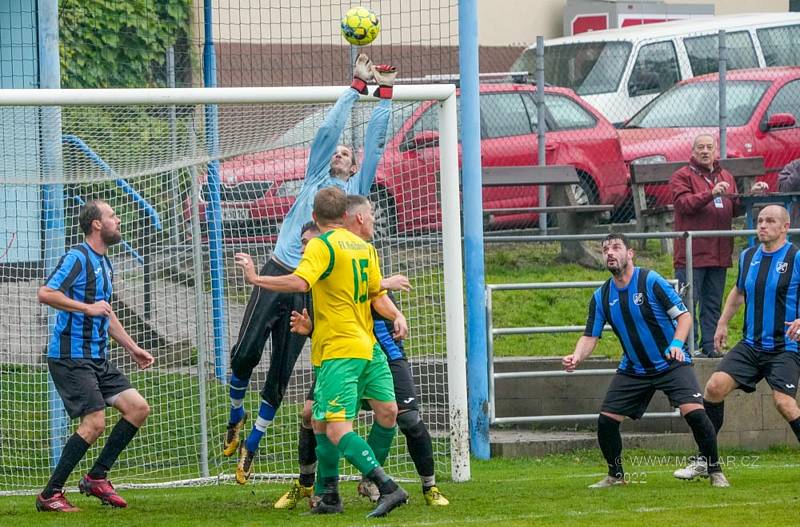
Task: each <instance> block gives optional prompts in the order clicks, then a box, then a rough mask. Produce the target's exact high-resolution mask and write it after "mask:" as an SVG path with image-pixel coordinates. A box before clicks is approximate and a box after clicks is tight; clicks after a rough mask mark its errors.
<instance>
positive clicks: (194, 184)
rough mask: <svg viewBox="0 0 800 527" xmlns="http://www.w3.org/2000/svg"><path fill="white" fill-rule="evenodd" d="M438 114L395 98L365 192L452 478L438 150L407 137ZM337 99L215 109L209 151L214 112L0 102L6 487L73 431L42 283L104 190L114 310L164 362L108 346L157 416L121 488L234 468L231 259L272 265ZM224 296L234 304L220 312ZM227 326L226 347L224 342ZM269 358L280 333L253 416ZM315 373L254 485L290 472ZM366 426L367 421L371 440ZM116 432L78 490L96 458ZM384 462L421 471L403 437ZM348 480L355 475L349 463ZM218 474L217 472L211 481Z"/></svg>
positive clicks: (42, 476) (121, 467)
mask: <svg viewBox="0 0 800 527" xmlns="http://www.w3.org/2000/svg"><path fill="white" fill-rule="evenodd" d="M374 104H375V103H361V102H360V103H356V105H355V106H354V108H353V111H352V113H351V115H350V119H349V120H348V123H347V125H346V127H345V129H344V132H343V136H342V142H343V143H345V144H350V145H353V147H354V148H355V151H356V152H357V157H358V158H359V159H360V152H361V150H362V146H363V137H364V132H365V128H366V123H367V121H368V119H369V116H370V112H371V110H372V108H373V107H374ZM437 106H438V105H437V104H436V103H435V102H434V101H416V102H410V103H401V102H396V103H394V106H393V111H392V117H391V119H390V123H389V131H388V134H387V148H386V152H385V155H384V158H383V160H382V163H381V165H380V166H379V168H378V175H377V178H376V184H375V186H374V187H373V191H372V193H371V195H370V198H371V199H372V200H373V202H374V204H375V206H376V209H377V211H378V219H377V223H378V229H377V234H376V240H375V245H376V247H377V248H378V250H379V254H380V256H381V259H382V271H383V273H384V275H387V276H388V275H390V274H393V273H397V272H402V273H404V274H406V275H407V276H408V277H409V278H410V280H411V283H412V286H413V290H412V291H411V292H410V293H401V294H399V295H397V298H398V301H399V305H400V308H401V309H402V310H403V312H404V313H405V314H406V317H407V318H408V321H409V326H410V328H411V331H412V333H411V336H410V337H409V339H407V341H406V351H407V352H408V353H409V356H410V360H411V362H412V367H413V372H414V375H415V378H416V381H417V386H418V391H419V395H420V401H421V410H422V415H423V417H424V419H425V421H426V423H427V424H428V426H429V429H430V431H431V434H432V436H433V437H434V455H435V459H436V468H437V472H439V473H441V474H448V473H449V457H448V456H449V433H448V396H447V388H446V387H447V372H446V366H445V365H446V350H445V332H444V331H443V328H444V327H445V320H444V309H443V306H444V286H443V271H442V266H443V254H442V236H441V232H440V228H441V211H440V205H439V204H440V199H439V182H438V179H437V178H438V174H439V148H438V147H433V146H434V144H433V143H431V144H423V143H420V142H416V143H415V142H414V141H411V140H410V139H411V138H413V135H414V133H416V131H417V128H418V127H419V126H421V120H422V119H423V117H424V118H425V126H426V127H428V128H430V127H431V126H432V123H436V122H437V121H436V119H431V116H435V115H436V112H437ZM329 108H330V105H307V104H281V105H278V104H263V105H220V106H218V114H219V123H220V126H219V136H218V149H217V152H216V155H214V156H211V155H209V148H208V143H209V141H208V140H207V137H206V133H205V132H206V130H205V127H204V120H203V113H204V111H206V110H207V107H204V106H197V105H188V106H177V107H159V106H146V107H145V106H82V107H68V106H64V107H60V108H54V107H51V108H39V107H0V114H1V115H0V119H1V120H2V122H3V123H4V125H3V126H2V127H0V131H2V137H0V145H2V146H0V158H2V162H0V182H2V183H0V491H7V492H16V491H26V490H32V489H36V488H38V487H40V486H41V485H42V484H44V482H45V481H46V480H47V479H48V476H49V473H50V470H51V460H52V455H51V445H52V444H53V441H56V442H58V441H61V442H63V441H65V440H66V439H67V437H68V436H69V435H70V434H71V433H72V431H73V430H74V427H75V426H76V424H77V422H71V423H69V424H68V426H64V427H59V426H58V425H57V423H55V424H54V421H53V419H52V418H53V416H54V415H55V416H61V415H63V414H61V413H60V412H55V414H54V412H53V411H51V410H50V409H49V408H50V403H49V401H51V400H52V401H58V396H57V395H56V394H55V393H54V392H51V391H49V389H48V373H47V366H46V362H45V354H46V346H47V342H48V337H49V330H48V309H47V308H46V307H44V306H42V305H40V304H39V303H38V302H37V298H36V293H37V289H38V287H39V286H41V285H42V284H43V282H44V280H45V278H46V276H47V274H48V272H49V269H48V260H47V253H46V248H50V249H52V248H53V247H54V246H55V248H56V249H57V250H54V252H57V253H58V254H57V255H56V258H57V257H60V255H61V254H63V251H64V250H66V249H68V248H69V247H72V246H74V245H75V244H77V243H80V241H81V240H82V234H81V233H80V230H79V228H78V226H77V215H78V211H79V207H80V204H81V203H83V202H85V201H86V200H89V199H96V198H100V199H104V200H106V201H107V202H108V203H109V204H110V205H111V206H112V207H113V208H114V209H115V211H116V212H117V214H118V215H119V217H120V218H121V220H122V232H123V243H121V244H118V245H115V246H113V247H112V248H111V249H110V251H109V256H110V259H111V261H112V263H113V265H114V269H115V275H114V297H113V301H112V307H113V309H114V311H115V313H116V314H117V315H118V317H119V318H120V320H121V322H122V324H123V326H124V327H125V328H126V329H127V331H128V332H129V333H130V334H131V336H132V337H133V338H134V340H135V341H137V342H138V343H139V344H140V345H141V346H142V347H143V348H145V349H147V350H149V351H151V352H152V353H153V355H154V356H155V358H156V363H155V365H154V366H153V367H152V368H151V369H149V370H146V371H138V370H137V368H136V367H135V365H134V364H133V362H132V360H131V359H130V358H129V356H128V354H127V353H126V352H125V351H124V350H123V349H122V348H120V347H119V346H118V345H116V344H112V346H111V348H110V359H111V361H113V362H114V363H116V364H117V365H118V366H120V368H121V369H122V370H123V371H124V372H125V373H126V374H127V375H128V376H129V378H130V380H131V382H132V384H133V385H134V386H135V387H136V388H137V389H138V390H139V391H140V392H141V393H142V394H143V395H144V396H145V398H146V399H147V400H148V402H149V404H150V406H151V409H152V410H151V414H150V417H149V419H148V422H147V423H146V425H145V426H144V427H143V428H142V430H141V431H140V433H139V435H137V437H136V438H135V440H134V441H133V442H132V443H131V445H130V446H129V447H128V448H127V449H126V450H125V451H124V452H123V454H122V456H121V457H120V459H119V461H118V462H117V464H116V465H115V467H114V470H113V474H112V477H113V478H114V481H115V483H119V484H123V485H124V484H151V483H152V484H156V483H165V482H173V483H174V482H177V481H181V480H195V479H198V478H201V479H199V480H198V481H215V480H216V479H217V478H219V477H225V476H227V475H230V474H233V471H234V469H235V464H236V459H235V457H234V458H223V457H222V455H221V449H222V437H223V434H224V432H225V427H226V423H227V418H228V408H229V398H228V391H227V386H226V385H225V381H227V377H228V375H229V372H228V371H225V374H224V376H222V378H220V376H218V375H215V363H216V364H226V363H227V356H228V354H229V352H230V346H231V345H232V344H233V343H234V342H235V339H236V335H237V334H238V331H239V326H240V324H241V321H242V315H243V312H244V309H245V305H246V302H247V299H248V297H249V294H250V287H249V286H247V285H246V284H245V283H244V281H243V279H242V277H241V274H240V272H239V271H238V269H237V268H236V267H235V266H234V265H233V254H234V253H235V252H238V251H246V252H249V253H250V254H251V255H253V257H254V259H255V260H256V262H258V263H257V265H258V266H259V267H260V265H261V264H263V262H265V261H266V259H267V258H268V256H269V254H270V252H271V250H272V246H273V243H274V241H275V238H276V233H277V231H278V228H279V226H280V223H281V221H282V220H283V217H284V215H285V214H286V212H287V210H288V207H289V205H290V203H291V202H292V201H293V199H294V196H295V195H296V193H297V192H298V191H299V189H300V182H301V181H302V177H303V173H304V166H305V159H306V158H307V156H308V152H309V148H310V144H311V140H312V138H313V136H314V133H315V132H316V131H317V129H318V127H319V125H320V123H321V122H322V119H323V118H324V115H325V114H326V111H327V110H328V109H329ZM59 121H60V123H61V141H60V144H59V145H57V147H56V145H54V144H47V143H46V141H45V140H44V139H43V137H45V136H47V135H48V134H49V135H51V136H52V129H53V128H57V127H56V126H55V125H56V124H57V123H58V122H59ZM418 123H419V124H418ZM56 142H57V141H56ZM53 152H55V153H56V157H58V155H59V154H60V159H61V170H58V169H56V170H53V169H51V168H49V167H50V164H49V163H48V159H49V157H48V156H52V155H53ZM212 158H213V159H216V160H219V161H220V176H221V181H222V185H221V193H220V194H221V195H220V198H221V211H222V240H223V258H222V261H223V269H222V275H223V280H222V281H221V284H222V285H223V289H222V290H219V289H217V290H215V287H217V286H216V285H215V284H216V283H215V282H214V281H213V280H212V279H211V271H210V267H211V266H210V252H209V248H208V222H207V221H206V217H205V209H206V205H207V200H208V199H209V196H208V186H207V184H206V181H207V173H208V171H207V162H208V161H209V160H210V159H212ZM193 194H194V195H195V197H196V198H197V206H196V208H195V207H193V206H192V196H193ZM62 195H63V199H61V198H60V197H61V196H62ZM48 199H49V200H50V201H47V200H48ZM48 203H49V207H59V206H63V229H61V228H58V225H57V223H56V224H51V223H48V222H47V221H45V220H47V218H48V217H49V216H48V214H49V212H48V211H47V210H46V209H47V206H48ZM195 211H197V212H195ZM43 219H44V220H43ZM53 225H55V227H54V226H53ZM193 225H195V230H194V231H193ZM50 265H52V264H50ZM197 270H199V273H198V272H196V271H197ZM215 296H217V297H218V298H220V299H221V301H222V305H223V310H222V313H223V315H222V316H221V317H216V318H215V312H214V310H213V309H212V303H213V299H214V297H215ZM215 328H216V330H217V331H218V332H219V335H220V336H221V339H219V338H218V339H216V340H215V338H214V336H215ZM270 356H271V343H269V342H268V343H267V346H266V349H265V351H264V354H263V357H262V360H261V362H260V364H259V366H258V367H257V368H256V369H255V371H254V374H253V377H252V382H251V383H250V388H249V391H248V395H247V398H246V400H245V408H246V409H247V410H248V412H249V413H250V415H256V413H257V408H258V402H259V400H260V398H259V394H258V392H259V391H260V389H261V387H262V386H263V384H264V382H265V379H266V372H267V369H268V366H269V363H270ZM310 382H311V370H310V361H309V349H308V345H307V346H306V349H305V350H304V351H303V355H302V356H301V359H300V360H299V361H298V363H297V366H296V368H295V373H294V376H293V378H292V380H291V382H290V385H289V389H288V393H287V395H286V398H285V399H284V403H283V406H282V408H281V409H280V410H279V411H278V415H277V417H276V419H275V421H274V422H273V424H272V425H271V426H269V427H268V429H267V433H266V436H265V438H264V441H263V442H262V449H261V451H260V453H259V456H258V457H257V458H256V461H255V471H256V473H257V475H256V479H259V478H266V477H287V478H288V477H293V476H294V475H295V474H296V472H297V469H298V467H297V465H296V459H297V454H296V451H297V432H298V425H299V412H300V410H301V408H302V404H303V401H304V399H305V395H306V393H307V391H308V388H309V386H310ZM117 418H118V414H117V412H113V411H109V412H107V431H108V430H110V427H111V426H113V424H114V422H115V421H116V420H117ZM370 419H371V417H370V416H369V415H364V416H362V417H360V418H359V420H358V430H359V431H360V432H361V433H362V434H364V433H365V432H366V426H367V425H368V424H369V423H370ZM248 428H249V426H248ZM105 437H106V436H104V437H101V439H100V440H99V441H98V442H97V444H96V445H95V446H93V447H92V449H91V450H90V452H89V453H88V454H87V455H86V457H85V458H84V460H83V461H82V463H81V465H80V466H79V467H78V468H77V469H76V470H75V471H74V473H73V475H72V479H71V480H70V481H69V482H68V484H74V483H75V482H76V480H77V478H78V477H80V475H82V474H83V473H85V472H86V471H87V470H88V469H89V468H90V466H91V463H93V461H94V459H95V458H96V456H97V454H98V453H99V448H101V447H102V445H103V444H104V443H105ZM98 445H99V446H98ZM206 452H207V454H206ZM206 464H207V473H206V469H205V468H204V467H205V465H206ZM387 467H388V472H389V473H390V474H392V475H393V476H398V477H403V478H411V477H415V471H414V466H413V464H412V463H411V460H410V458H409V456H408V455H407V451H406V447H405V440H404V439H403V437H402V435H399V436H398V440H397V441H396V442H395V446H394V447H393V450H392V452H391V454H390V457H389V459H388V461H387ZM348 471H349V472H348ZM344 473H345V474H354V472H352V469H351V468H349V467H347V468H345V472H344ZM206 475H208V476H210V478H207V479H202V478H203V477H204V476H206ZM74 480H75V481H74Z"/></svg>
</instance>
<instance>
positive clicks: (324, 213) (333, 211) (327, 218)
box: [314, 187, 347, 223]
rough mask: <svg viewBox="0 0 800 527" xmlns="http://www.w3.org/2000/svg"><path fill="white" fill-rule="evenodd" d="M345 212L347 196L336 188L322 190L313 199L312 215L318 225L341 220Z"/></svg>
mask: <svg viewBox="0 0 800 527" xmlns="http://www.w3.org/2000/svg"><path fill="white" fill-rule="evenodd" d="M345 212H347V194H345V193H344V191H342V190H340V189H338V188H336V187H328V188H324V189H322V190H320V191H319V192H317V195H316V196H315V197H314V214H316V216H317V221H318V222H319V223H330V222H333V221H336V220H341V219H342V218H344V214H345Z"/></svg>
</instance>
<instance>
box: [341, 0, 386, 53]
mask: <svg viewBox="0 0 800 527" xmlns="http://www.w3.org/2000/svg"><path fill="white" fill-rule="evenodd" d="M380 32H381V22H380V20H378V15H376V14H375V13H373V12H372V11H370V10H369V9H367V8H366V7H352V8H350V9H348V10H347V13H345V14H344V16H343V17H342V36H343V37H344V39H345V40H346V41H348V42H349V43H350V44H352V45H354V46H366V45H367V44H370V43H371V42H372V41H373V40H375V39H376V38H377V37H378V33H380Z"/></svg>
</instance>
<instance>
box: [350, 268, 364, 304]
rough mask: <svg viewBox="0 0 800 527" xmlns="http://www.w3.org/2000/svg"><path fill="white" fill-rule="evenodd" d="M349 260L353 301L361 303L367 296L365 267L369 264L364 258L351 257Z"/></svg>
mask: <svg viewBox="0 0 800 527" xmlns="http://www.w3.org/2000/svg"><path fill="white" fill-rule="evenodd" d="M350 262H351V263H352V264H353V302H355V303H356V304H363V303H364V302H366V301H367V297H368V295H367V292H368V287H369V286H368V284H369V276H368V275H367V267H368V266H369V260H367V259H366V258H362V259H360V260H356V259H355V258H353V259H352V260H351V261H350Z"/></svg>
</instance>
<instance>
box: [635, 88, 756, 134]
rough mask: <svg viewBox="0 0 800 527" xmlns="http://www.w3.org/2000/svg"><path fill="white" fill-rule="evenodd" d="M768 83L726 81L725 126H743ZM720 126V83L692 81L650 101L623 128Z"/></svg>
mask: <svg viewBox="0 0 800 527" xmlns="http://www.w3.org/2000/svg"><path fill="white" fill-rule="evenodd" d="M769 86H770V83H769V82H761V81H729V82H728V87H727V99H728V126H744V125H745V124H746V123H747V121H749V120H750V117H751V116H752V115H753V112H754V111H755V109H756V106H757V105H758V103H759V101H761V98H762V97H763V96H764V92H765V91H767V88H769ZM718 125H719V83H718V82H716V81H714V82H691V83H689V84H682V85H679V86H675V87H674V88H672V89H671V90H669V91H668V92H666V93H664V94H663V95H661V96H659V97H656V98H655V99H653V100H652V101H651V102H650V104H648V105H647V106H645V107H644V108H642V109H641V111H639V113H637V114H636V115H634V116H633V117H632V118H631V120H630V121H628V124H627V125H626V126H625V128H690V127H707V126H708V127H716V126H718Z"/></svg>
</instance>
